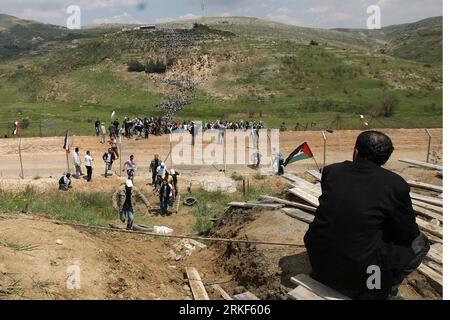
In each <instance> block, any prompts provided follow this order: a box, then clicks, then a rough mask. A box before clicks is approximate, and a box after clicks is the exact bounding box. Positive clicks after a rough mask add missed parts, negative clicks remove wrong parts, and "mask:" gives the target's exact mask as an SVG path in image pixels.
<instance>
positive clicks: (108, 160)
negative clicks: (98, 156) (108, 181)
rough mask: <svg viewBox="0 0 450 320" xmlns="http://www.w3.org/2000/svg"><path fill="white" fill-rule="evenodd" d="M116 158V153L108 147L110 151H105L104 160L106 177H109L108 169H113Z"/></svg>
mask: <svg viewBox="0 0 450 320" xmlns="http://www.w3.org/2000/svg"><path fill="white" fill-rule="evenodd" d="M115 160H116V155H115V154H114V152H113V151H112V149H111V148H109V149H108V152H105V154H104V155H103V161H105V178H107V177H108V171H110V170H111V168H112V165H113V163H114V161H115Z"/></svg>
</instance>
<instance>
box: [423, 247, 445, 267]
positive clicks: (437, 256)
mask: <svg viewBox="0 0 450 320" xmlns="http://www.w3.org/2000/svg"><path fill="white" fill-rule="evenodd" d="M442 254H443V252H442V245H441V244H439V243H435V244H433V245H431V247H430V251H428V254H427V256H426V257H425V258H426V259H428V260H430V261H433V262H436V263H439V264H442Z"/></svg>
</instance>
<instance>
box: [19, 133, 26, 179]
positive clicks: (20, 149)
mask: <svg viewBox="0 0 450 320" xmlns="http://www.w3.org/2000/svg"><path fill="white" fill-rule="evenodd" d="M19 160H20V172H21V174H20V177H21V178H22V179H24V178H25V176H24V175H23V163H22V138H21V137H20V135H19Z"/></svg>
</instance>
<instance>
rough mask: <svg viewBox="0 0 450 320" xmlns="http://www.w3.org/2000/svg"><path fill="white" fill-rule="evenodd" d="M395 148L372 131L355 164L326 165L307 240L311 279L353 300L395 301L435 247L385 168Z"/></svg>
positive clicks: (403, 186) (398, 180) (399, 182)
mask: <svg viewBox="0 0 450 320" xmlns="http://www.w3.org/2000/svg"><path fill="white" fill-rule="evenodd" d="M393 150H394V147H393V145H392V141H391V139H390V138H389V137H388V136H387V135H385V134H383V133H381V132H377V131H367V132H364V133H362V134H361V135H360V136H359V137H358V139H357V142H356V146H355V149H354V155H353V159H354V160H353V162H351V161H346V162H343V163H338V164H334V165H331V166H328V167H325V168H324V170H323V173H322V196H321V197H320V198H319V203H320V205H319V207H318V209H317V212H316V216H315V219H314V221H313V223H312V224H311V225H310V227H309V230H308V232H307V233H306V235H305V238H304V242H305V245H306V248H307V251H308V256H309V259H310V262H311V266H312V273H311V277H312V278H314V279H316V280H317V281H320V282H322V283H323V284H325V285H328V286H329V287H331V288H334V289H336V290H337V291H339V292H341V293H343V294H345V295H347V296H348V297H350V298H352V299H364V300H373V299H388V298H391V297H394V296H395V295H396V294H397V292H398V287H399V286H400V284H401V283H402V281H403V280H404V279H405V278H406V277H407V276H408V275H409V274H410V273H412V272H413V271H414V270H415V269H417V268H418V267H419V265H420V264H421V262H422V260H423V258H424V257H425V256H426V254H427V253H428V251H429V249H430V246H429V241H428V239H427V238H426V237H425V236H424V235H423V234H422V233H421V232H420V231H419V228H418V226H417V224H416V220H415V214H414V211H413V207H412V203H411V198H410V195H409V193H410V188H409V185H408V184H407V183H406V181H405V180H404V179H403V178H402V177H400V176H399V175H397V174H395V173H393V172H391V171H388V170H386V169H384V168H382V167H381V166H382V165H384V164H385V163H386V162H387V161H388V159H389V158H390V156H391V154H392V152H393Z"/></svg>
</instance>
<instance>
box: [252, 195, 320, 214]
mask: <svg viewBox="0 0 450 320" xmlns="http://www.w3.org/2000/svg"><path fill="white" fill-rule="evenodd" d="M260 199H261V200H263V201H270V202H276V203H281V204H284V205H286V206H289V207H293V208H297V209H303V210H306V211H310V212H316V210H317V209H316V208H315V207H311V206H308V205H305V204H301V203H297V202H292V201H288V200H284V199H280V198H276V197H271V196H261V197H260Z"/></svg>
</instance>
